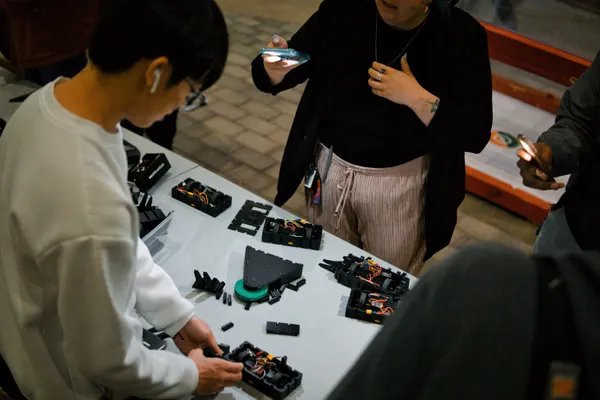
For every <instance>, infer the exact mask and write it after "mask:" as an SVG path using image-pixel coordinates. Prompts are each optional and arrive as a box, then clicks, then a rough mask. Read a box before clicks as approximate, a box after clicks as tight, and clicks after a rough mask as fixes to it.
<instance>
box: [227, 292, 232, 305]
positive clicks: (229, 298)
mask: <svg viewBox="0 0 600 400" xmlns="http://www.w3.org/2000/svg"><path fill="white" fill-rule="evenodd" d="M227 305H228V306H230V307H231V294H228V295H227Z"/></svg>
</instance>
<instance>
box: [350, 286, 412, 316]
mask: <svg viewBox="0 0 600 400" xmlns="http://www.w3.org/2000/svg"><path fill="white" fill-rule="evenodd" d="M401 299H402V297H394V296H391V295H388V294H384V293H378V292H373V291H371V290H360V289H352V290H351V291H350V298H349V299H348V305H347V306H346V317H348V318H354V319H360V320H362V321H368V322H374V323H376V324H382V323H383V322H384V321H385V320H386V319H387V318H389V317H390V316H392V315H394V312H395V311H396V308H397V307H398V305H399V304H400V301H401Z"/></svg>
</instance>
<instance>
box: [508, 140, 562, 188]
mask: <svg viewBox="0 0 600 400" xmlns="http://www.w3.org/2000/svg"><path fill="white" fill-rule="evenodd" d="M517 140H518V141H519V144H520V145H521V147H522V148H523V150H525V152H526V153H527V155H529V157H531V159H529V160H526V159H524V158H523V157H521V158H523V159H524V160H525V161H527V162H529V163H531V162H533V163H534V164H535V165H536V167H538V168H539V169H540V170H541V171H542V172H543V173H545V174H546V175H548V179H547V181H548V182H556V181H555V180H554V178H553V177H552V174H551V173H550V167H548V165H547V164H546V162H545V161H544V160H543V159H542V157H540V155H539V153H538V151H537V149H536V148H535V146H534V145H533V143H531V140H529V139H527V138H526V137H525V136H523V135H518V136H517Z"/></svg>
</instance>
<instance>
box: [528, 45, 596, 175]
mask: <svg viewBox="0 0 600 400" xmlns="http://www.w3.org/2000/svg"><path fill="white" fill-rule="evenodd" d="M599 114H600V52H599V53H598V54H597V55H596V59H595V60H594V62H593V63H592V66H591V67H590V69H589V70H587V71H586V72H585V73H584V74H583V75H582V76H581V78H579V79H578V80H577V81H576V82H575V83H574V84H573V86H572V87H571V88H570V89H568V90H567V91H566V92H565V94H564V96H563V98H562V101H561V102H560V108H559V110H558V114H557V116H556V122H555V123H554V125H553V126H552V127H551V128H550V129H548V131H546V132H545V133H544V134H542V136H541V137H540V139H539V141H540V142H544V143H546V144H547V145H548V146H550V148H551V149H552V156H553V163H552V173H553V175H554V176H562V175H567V174H572V173H574V172H577V170H578V168H579V165H580V164H581V163H582V162H585V161H586V160H588V159H590V158H591V157H592V156H593V155H594V154H595V150H596V148H597V146H598V144H599V142H600V129H594V124H595V123H598V118H599V117H598V115H599ZM598 127H599V128H600V124H599V125H598Z"/></svg>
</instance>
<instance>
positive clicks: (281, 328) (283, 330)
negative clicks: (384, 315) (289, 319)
mask: <svg viewBox="0 0 600 400" xmlns="http://www.w3.org/2000/svg"><path fill="white" fill-rule="evenodd" d="M267 333H272V334H274V335H286V336H298V335H300V325H297V324H286V323H285V322H272V321H268V322H267Z"/></svg>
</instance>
